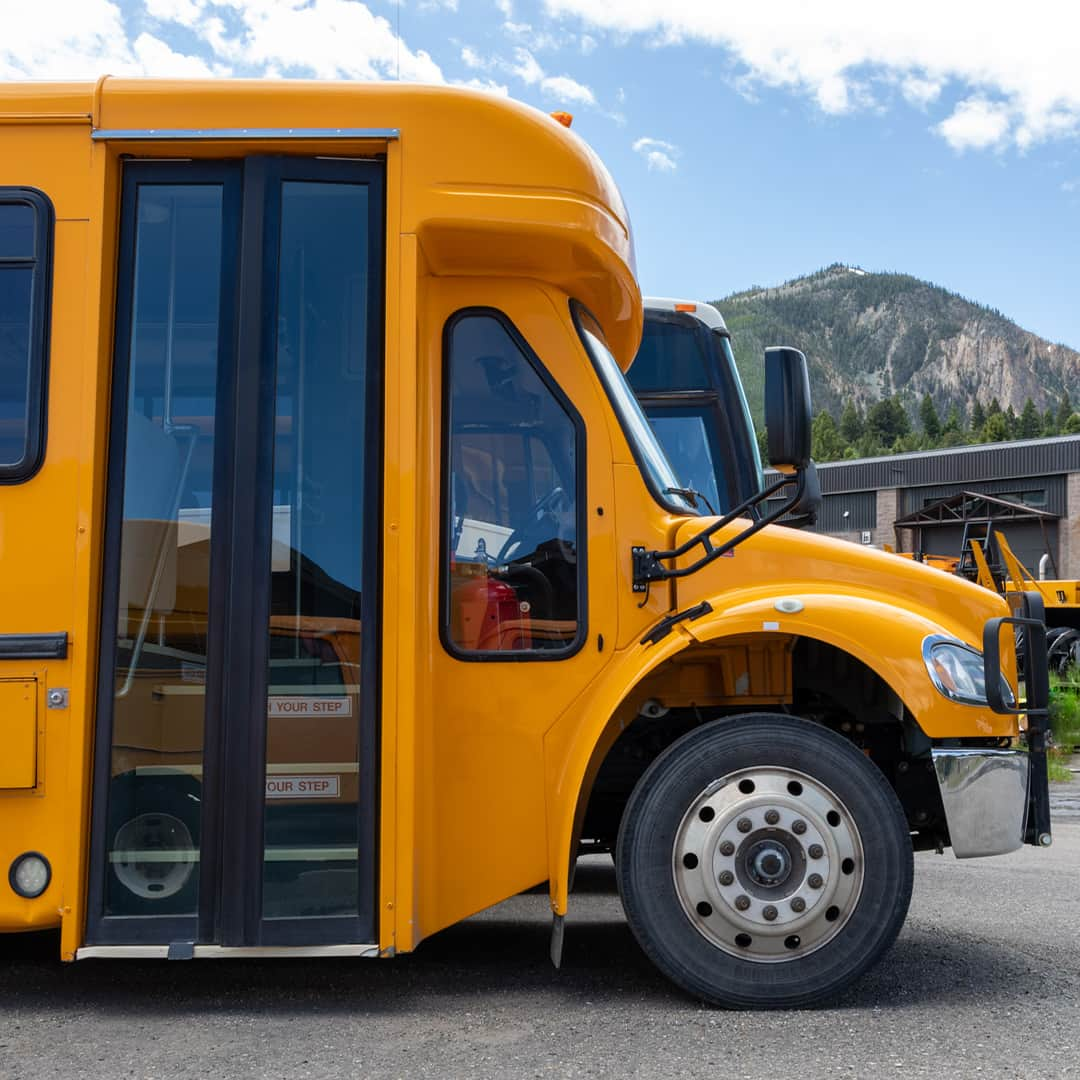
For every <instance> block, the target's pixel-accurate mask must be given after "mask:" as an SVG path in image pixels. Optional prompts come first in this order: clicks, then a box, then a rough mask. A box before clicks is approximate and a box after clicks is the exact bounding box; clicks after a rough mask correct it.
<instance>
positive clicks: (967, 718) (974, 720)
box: [544, 590, 1012, 915]
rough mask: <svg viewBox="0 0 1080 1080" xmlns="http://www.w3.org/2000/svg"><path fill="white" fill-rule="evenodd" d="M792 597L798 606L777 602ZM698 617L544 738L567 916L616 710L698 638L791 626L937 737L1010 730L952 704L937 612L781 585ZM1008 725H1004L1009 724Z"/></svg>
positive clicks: (627, 665)
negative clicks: (573, 872)
mask: <svg viewBox="0 0 1080 1080" xmlns="http://www.w3.org/2000/svg"><path fill="white" fill-rule="evenodd" d="M789 598H796V599H798V601H799V602H800V603H801V605H802V607H801V609H800V610H799V611H797V612H782V611H779V610H778V609H777V603H778V602H779V601H780V600H781V599H789ZM713 608H714V610H713V613H712V614H709V615H706V616H703V617H701V618H698V619H695V620H693V621H692V622H689V621H688V622H682V623H677V624H676V625H675V627H674V628H673V630H672V632H671V633H670V634H668V635H667V636H666V637H665V638H662V639H661V640H660V641H659V642H657V643H656V644H653V645H642V644H640V643H639V644H635V645H633V646H631V647H630V648H629V649H627V650H626V651H625V652H624V653H623V654H622V655H621V656H620V657H619V658H618V659H617V660H616V661H615V662H614V663H613V664H612V665H611V666H610V667H609V668H608V669H607V670H606V672H605V675H604V677H603V678H602V679H601V680H599V681H598V683H594V684H593V685H592V686H590V687H589V688H588V689H587V690H586V692H585V693H584V694H583V695H582V696H581V697H580V698H579V699H578V700H577V701H575V703H574V704H573V705H572V706H571V708H570V709H568V710H567V711H566V713H564V714H563V715H562V716H561V717H560V718H559V720H558V721H556V723H555V724H554V725H553V726H552V727H551V728H550V729H549V730H548V732H547V734H546V736H545V739H544V754H545V770H546V774H547V783H546V785H545V786H546V791H547V800H548V823H549V828H548V862H549V884H550V891H551V905H552V910H553V911H554V912H555V914H557V915H565V913H566V909H567V896H568V885H569V875H570V865H571V854H572V852H573V851H574V847H575V845H576V843H577V836H578V831H579V829H580V826H581V818H582V817H583V815H584V809H585V806H584V804H585V802H586V801H587V793H588V791H589V790H591V787H592V779H593V774H594V773H595V769H596V768H597V767H598V766H599V762H600V761H601V760H602V759H603V756H604V754H605V753H606V752H607V749H608V748H609V747H610V745H611V744H612V743H613V742H614V740H615V738H616V737H617V736H618V734H619V731H620V728H619V725H618V721H617V720H616V719H615V714H616V712H617V710H618V708H619V706H620V705H621V704H622V702H623V701H625V699H626V698H627V697H628V696H629V695H630V694H631V693H632V692H633V689H634V687H635V686H636V685H637V684H638V683H639V682H640V681H641V680H642V679H643V678H644V677H645V676H646V675H648V674H649V673H650V672H651V671H653V670H654V669H655V668H657V667H659V666H660V665H661V664H662V663H664V662H665V661H667V660H669V659H670V658H671V657H672V656H674V655H676V654H677V653H679V652H682V651H683V650H684V649H686V648H689V647H691V646H693V645H694V644H698V643H700V644H704V643H715V642H716V641H719V640H722V639H723V638H727V637H735V636H741V635H746V634H775V633H779V634H791V635H797V636H799V637H808V638H814V639H816V640H818V641H822V642H824V643H826V644H829V645H833V646H835V647H836V648H838V649H841V650H843V651H844V652H847V653H849V654H850V655H851V656H854V657H855V658H856V659H858V660H860V661H862V662H863V663H864V664H866V666H867V667H869V668H870V669H871V670H872V671H874V672H875V673H876V674H877V675H878V676H879V677H880V678H881V679H882V680H883V681H884V682H885V683H886V684H887V685H888V686H889V687H891V688H892V690H893V691H894V692H895V693H896V694H897V695H898V696H899V697H900V699H901V701H902V702H903V703H904V705H905V706H906V707H907V708H908V709H909V710H910V711H911V713H912V714H913V715H914V716H915V717H916V718H917V719H918V722H919V725H920V727H921V728H922V730H923V731H924V733H925V734H926V735H928V736H929V737H931V738H946V737H956V736H965V735H968V736H976V735H985V736H996V735H1002V734H1011V733H1012V729H1011V727H1009V724H1010V723H1011V718H1006V717H998V716H995V714H994V713H993V712H991V711H990V710H989V709H979V708H976V707H972V706H956V705H953V704H952V703H950V702H949V701H948V700H946V699H945V698H944V697H943V696H942V695H941V694H939V693H938V692H937V690H935V688H934V687H933V685H932V684H931V682H930V679H929V677H928V676H927V673H926V667H925V665H924V663H923V659H922V642H923V640H924V639H925V638H926V637H927V635H929V634H947V635H949V636H952V637H959V636H960V635H959V633H958V629H957V630H954V629H953V628H951V627H950V626H949V625H948V624H947V622H946V621H945V620H944V619H942V620H941V621H938V620H937V619H933V618H931V617H929V614H922V613H920V612H918V611H913V610H912V609H910V608H906V607H904V608H901V607H897V606H895V605H892V604H888V603H885V602H883V601H881V600H878V599H876V598H874V597H868V596H863V595H858V594H850V593H849V594H841V593H823V592H814V593H808V592H800V591H798V590H791V591H789V592H786V593H785V594H784V596H783V597H778V596H777V595H776V593H775V591H773V592H771V593H769V594H768V595H760V594H759V595H754V596H748V597H746V598H745V599H743V600H741V601H737V602H736V603H734V604H732V603H730V602H729V603H725V604H723V605H722V606H721V604H720V603H719V602H714V604H713ZM1006 729H1007V730H1006Z"/></svg>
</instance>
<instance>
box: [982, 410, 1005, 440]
mask: <svg viewBox="0 0 1080 1080" xmlns="http://www.w3.org/2000/svg"><path fill="white" fill-rule="evenodd" d="M1008 437H1009V425H1008V423H1007V421H1006V420H1005V414H1004V413H1003V412H1002V411H1001V408H1000V406H999V407H998V411H997V412H996V413H990V415H989V416H987V418H986V423H985V424H983V429H982V441H983V442H1005V440H1006V439H1007V438H1008Z"/></svg>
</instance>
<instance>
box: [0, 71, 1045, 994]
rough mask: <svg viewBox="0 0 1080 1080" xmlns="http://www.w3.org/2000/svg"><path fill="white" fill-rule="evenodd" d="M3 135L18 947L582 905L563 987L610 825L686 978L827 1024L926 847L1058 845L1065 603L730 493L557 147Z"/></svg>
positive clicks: (293, 121) (1, 510)
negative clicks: (656, 372)
mask: <svg viewBox="0 0 1080 1080" xmlns="http://www.w3.org/2000/svg"><path fill="white" fill-rule="evenodd" d="M0 147H2V153H0V479H2V481H3V485H2V486H0V572H2V577H3V581H4V586H3V588H4V603H3V605H0V743H2V746H3V754H2V755H0V865H2V866H3V867H4V868H5V872H6V879H0V930H4V931H19V930H31V929H44V928H50V927H58V928H59V947H60V953H61V956H62V958H63V959H64V960H83V959H101V958H124V957H161V958H165V957H171V958H174V959H201V958H209V957H229V956H245V957H251V956H268V955H272V956H354V957H389V956H392V955H394V954H395V953H398V952H407V951H410V950H412V949H415V948H416V947H417V946H418V945H419V944H420V943H421V942H422V941H423V939H424V938H425V937H427V936H428V935H430V934H432V933H434V932H436V931H437V930H439V929H441V928H443V927H446V926H448V925H450V924H452V923H454V922H456V921H458V920H461V919H464V918H466V917H468V916H469V915H472V914H473V913H475V912H477V911H480V910H482V909H483V908H486V907H488V906H490V905H492V904H495V903H497V902H499V901H500V900H503V899H505V898H507V897H510V896H513V895H515V894H516V893H518V892H520V891H522V890H524V889H528V888H531V887H535V886H537V885H539V884H541V883H545V882H546V883H547V885H548V890H549V894H550V902H551V910H552V914H553V932H552V952H553V957H554V958H555V959H556V960H557V959H558V957H559V954H560V948H561V940H562V935H563V932H564V929H565V925H566V923H565V922H564V920H565V919H566V918H567V917H568V916H569V919H570V921H571V922H572V919H573V905H572V903H571V897H570V895H569V893H570V890H569V883H570V878H571V870H572V867H573V864H574V861H575V859H576V858H577V855H578V853H579V851H580V850H581V849H582V845H583V844H585V843H587V842H588V843H592V844H594V845H597V844H599V845H602V846H604V847H607V848H609V849H611V850H612V851H613V853H614V856H615V859H616V866H617V878H618V883H619V889H620V893H621V896H622V900H623V904H624V907H625V910H626V914H627V917H628V919H629V922H630V925H631V927H632V928H633V931H634V933H635V935H636V936H637V939H638V941H639V942H640V943H641V946H642V948H643V949H644V950H645V952H646V953H647V954H648V955H649V956H650V957H652V958H653V960H654V961H655V962H656V964H657V966H658V967H659V969H660V970H661V971H663V972H664V973H666V974H667V975H668V976H669V977H670V978H672V979H673V980H674V981H675V982H676V983H678V984H679V985H680V986H681V987H683V988H684V989H685V990H686V991H687V992H688V993H690V994H692V995H695V996H697V997H699V998H701V999H704V1000H706V1001H710V1002H714V1003H718V1004H723V1005H729V1006H763V1007H772V1006H789V1005H796V1004H807V1003H812V1002H816V1001H819V1000H821V999H823V998H825V997H827V996H828V995H830V994H833V993H835V992H837V991H839V990H840V989H841V988H843V987H845V986H847V985H849V984H850V983H851V982H852V980H854V979H855V978H857V977H858V976H859V974H860V973H861V972H863V971H865V970H866V969H867V968H868V967H869V966H870V965H871V964H872V963H874V961H875V960H876V959H878V958H879V957H880V956H881V955H882V953H883V952H884V951H885V950H886V949H887V947H888V946H889V944H890V943H891V942H892V941H893V939H894V938H895V936H896V934H897V933H898V931H899V929H900V927H901V925H902V923H903V920H904V917H905V914H906V911H907V906H908V901H909V897H910V891H911V885H912V873H913V860H912V851H913V849H921V848H934V847H945V846H951V847H952V849H953V850H954V852H955V853H956V854H957V855H958V856H960V857H970V856H978V855H993V854H998V853H1002V852H1006V851H1011V850H1013V849H1015V848H1016V847H1018V846H1019V845H1021V844H1022V843H1024V842H1025V841H1026V842H1029V843H1035V844H1046V843H1049V840H1050V833H1049V818H1048V811H1047V805H1048V799H1047V788H1046V779H1045V758H1044V756H1043V755H1042V753H1041V747H1040V743H1039V741H1038V739H1037V738H1036V739H1033V740H1032V742H1031V747H1032V749H1031V753H1029V754H1025V753H1019V752H1017V751H1016V750H1014V749H1012V748H1011V746H1010V741H1011V740H1012V739H1013V737H1014V736H1015V735H1016V734H1017V732H1018V728H1019V724H1020V720H1021V717H1022V716H1023V715H1025V714H1026V715H1027V718H1028V719H1027V724H1028V727H1029V734H1031V733H1032V732H1035V733H1038V732H1039V731H1040V730H1041V723H1042V715H1043V710H1044V708H1045V687H1042V686H1038V685H1032V686H1029V687H1027V688H1026V692H1027V699H1026V701H1018V697H1019V694H1018V688H1017V686H1016V682H1015V678H1014V674H1013V673H1014V669H1015V656H1014V649H1013V644H1012V642H1013V635H1012V633H1011V632H1010V630H1009V628H1010V626H1011V625H1012V624H1011V623H1010V622H1009V620H1010V619H1013V620H1015V619H1026V620H1027V622H1026V623H1023V625H1024V626H1025V627H1026V629H1027V631H1028V634H1029V637H1030V639H1031V640H1032V641H1033V642H1034V644H1035V647H1038V645H1039V643H1040V641H1042V626H1041V623H1040V622H1039V621H1038V619H1037V612H1035V611H1034V610H1032V611H1029V612H1028V613H1027V614H1021V615H1016V616H1014V615H1010V612H1009V609H1008V607H1007V606H1006V604H1005V602H1004V601H1003V600H1002V599H1001V598H1000V597H998V596H995V595H992V594H991V593H989V592H987V591H986V590H985V589H980V588H978V587H977V586H975V585H972V584H970V583H968V582H964V581H961V580H958V579H953V578H950V577H947V576H946V575H943V574H938V573H934V572H933V571H931V570H929V569H927V568H926V567H923V566H919V565H905V564H903V563H901V562H900V561H899V560H896V559H893V558H889V557H888V556H887V555H884V554H882V553H878V552H872V551H866V550H862V549H860V548H857V547H855V546H853V545H847V544H841V543H837V542H833V541H830V540H828V539H825V538H822V537H818V536H810V535H805V534H802V533H797V532H794V531H792V530H789V529H780V528H776V527H774V526H773V524H772V521H773V519H774V518H775V516H776V515H775V514H773V513H771V512H770V513H763V512H762V513H756V516H755V512H756V508H757V507H758V506H759V504H762V500H763V499H764V498H765V496H766V495H767V494H768V489H767V488H766V489H764V490H763V491H759V492H756V493H752V494H750V495H749V496H748V497H746V498H742V499H740V500H738V501H737V502H735V503H734V505H732V506H730V507H729V508H728V510H727V511H726V512H724V513H722V514H721V516H715V515H712V514H709V513H706V512H703V511H702V509H701V508H699V507H698V506H696V505H694V500H693V499H692V498H691V497H689V496H687V495H686V494H685V493H684V492H683V491H682V490H681V489H680V485H679V483H678V479H677V477H676V475H675V473H674V472H673V470H672V468H671V466H670V464H669V462H668V460H667V458H666V457H665V455H664V452H663V450H662V449H661V447H660V445H659V444H658V442H657V441H656V439H655V437H654V435H653V434H652V432H651V429H650V428H649V425H648V423H647V422H646V420H645V418H644V416H643V414H642V412H641V410H640V407H639V406H638V404H637V402H636V399H635V398H634V396H633V394H632V392H631V391H630V389H629V388H628V385H627V383H626V380H625V377H624V371H625V370H626V368H627V367H628V366H629V365H630V363H631V361H632V359H633V357H634V354H635V350H636V349H637V347H638V343H639V340H640V337H641V332H642V301H641V294H640V291H639V287H638V284H637V281H636V278H635V269H634V248H633V238H632V234H631V230H630V225H629V217H628V214H627V211H626V208H625V206H624V205H623V202H622V199H621V198H620V196H619V192H618V189H617V187H616V186H615V184H614V182H613V181H612V179H611V177H610V175H609V174H608V172H607V170H606V169H605V168H604V166H603V164H602V163H601V162H600V161H599V160H598V159H597V157H596V156H595V154H593V153H592V151H591V150H590V149H589V148H588V147H587V146H586V145H585V144H584V143H583V142H582V141H581V140H580V139H579V138H578V137H577V136H576V135H575V134H574V133H572V132H570V131H567V130H566V129H565V128H564V127H563V126H561V125H560V124H559V123H557V122H556V121H555V120H553V119H551V118H550V117H548V116H546V115H544V114H542V113H540V112H537V111H535V110H532V109H529V108H527V107H525V106H522V105H518V104H515V103H512V102H507V101H503V100H498V99H495V98H493V97H490V96H485V95H483V94H479V93H473V92H469V91H465V90H455V89H448V88H423V87H415V86H413V87H409V86H399V85H329V84H319V83H299V82H284V81H283V82H278V83H269V82H264V83H253V82H173V81H137V80H123V79H111V78H108V79H101V80H99V81H98V82H97V83H96V84H83V83H63V84H49V83H36V84H31V85H19V84H4V85H2V86H0ZM766 363H767V374H768V384H769V385H768V389H767V398H768V403H767V407H768V427H769V436H770V439H771V444H770V456H771V459H772V461H773V462H774V463H778V464H779V465H780V466H781V467H783V468H784V469H786V470H787V472H788V474H789V477H790V479H791V480H792V482H793V485H794V488H795V489H796V490H799V489H801V488H802V487H803V486H804V485H805V472H806V467H807V463H808V445H809V409H808V402H807V389H806V387H807V382H806V371H805V361H804V359H803V358H802V356H801V354H799V353H797V352H795V351H794V350H789V349H776V350H770V351H769V352H768V354H767V360H766ZM789 503H790V500H789ZM583 932H584V931H583ZM508 962H509V961H508Z"/></svg>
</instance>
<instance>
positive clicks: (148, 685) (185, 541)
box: [104, 183, 223, 915]
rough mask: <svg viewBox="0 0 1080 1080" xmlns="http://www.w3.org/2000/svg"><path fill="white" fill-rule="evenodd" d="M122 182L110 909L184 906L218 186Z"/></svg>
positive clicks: (205, 523) (202, 676)
mask: <svg viewBox="0 0 1080 1080" xmlns="http://www.w3.org/2000/svg"><path fill="white" fill-rule="evenodd" d="M132 187H133V188H134V189H135V190H134V191H130V189H129V191H130V194H129V197H130V195H134V197H135V199H136V209H135V214H134V236H133V238H132V241H133V243H132V249H131V251H130V258H131V259H132V264H131V267H132V268H131V278H130V313H129V318H128V319H126V320H123V321H124V322H126V323H127V324H128V333H127V340H126V342H125V343H124V345H123V347H122V348H118V358H120V359H121V361H122V360H124V359H126V376H127V403H126V410H125V414H126V415H125V416H124V418H123V422H124V425H125V428H126V442H125V450H124V455H123V509H122V518H121V522H120V565H119V589H118V591H119V596H118V605H117V616H116V641H115V667H114V672H113V694H112V746H111V754H110V767H109V785H108V813H107V822H106V826H105V828H106V836H105V840H106V860H107V871H106V874H105V904H104V907H105V914H107V915H160V914H169V915H194V914H195V912H196V907H197V901H198V884H199V848H200V843H199V838H200V826H201V822H200V798H199V795H200V791H201V783H202V774H203V732H204V724H205V713H206V693H205V690H206V658H207V627H208V621H209V617H210V544H211V532H212V529H211V519H212V508H213V489H214V442H215V413H216V410H217V381H218V371H217V368H218V337H219V329H220V327H219V322H220V291H221V261H222V224H223V186H222V184H165V183H141V184H136V185H132ZM123 374H124V372H123V370H121V371H120V373H119V375H118V377H123ZM114 475H115V473H114Z"/></svg>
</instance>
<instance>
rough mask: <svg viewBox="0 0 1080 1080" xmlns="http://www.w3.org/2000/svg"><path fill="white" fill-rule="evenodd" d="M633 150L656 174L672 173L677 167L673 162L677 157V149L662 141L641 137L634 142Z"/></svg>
mask: <svg viewBox="0 0 1080 1080" xmlns="http://www.w3.org/2000/svg"><path fill="white" fill-rule="evenodd" d="M633 149H634V152H635V153H637V154H640V155H641V156H642V157H643V158H644V159H645V163H646V164H647V165H648V167H649V168H650V169H653V170H656V171H657V172H674V171H675V170H676V169H677V168H678V167H679V166H678V163H677V162H676V160H675V159H676V158H677V157H678V156H679V148H678V147H677V146H675V145H674V144H673V143H669V142H665V141H664V140H663V139H650V138H648V137H645V136H643V137H642V138H640V139H636V140H635V141H634V144H633Z"/></svg>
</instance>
